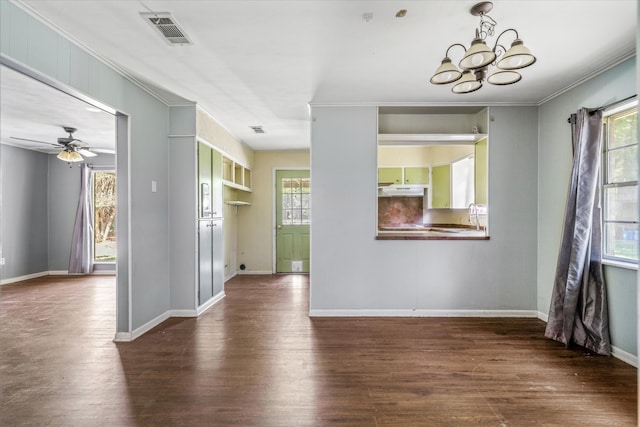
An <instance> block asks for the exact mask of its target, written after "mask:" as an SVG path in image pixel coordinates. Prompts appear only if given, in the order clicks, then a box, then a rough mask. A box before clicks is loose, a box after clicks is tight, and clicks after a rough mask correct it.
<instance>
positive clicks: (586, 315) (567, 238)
mask: <svg viewBox="0 0 640 427" xmlns="http://www.w3.org/2000/svg"><path fill="white" fill-rule="evenodd" d="M571 131H572V142H573V170H572V173H571V184H570V187H569V194H568V197H567V205H566V211H565V220H564V229H563V235H562V243H561V246H560V253H559V255H558V265H557V267H556V278H555V282H554V287H553V293H552V295H551V307H550V308H549V319H548V322H547V328H546V331H545V336H546V337H548V338H551V339H553V340H556V341H560V342H562V343H564V344H566V345H567V346H569V344H571V343H572V342H573V343H574V344H577V345H580V346H583V347H585V348H587V349H589V350H591V351H593V352H595V353H598V354H603V355H610V354H611V342H610V338H609V319H608V313H607V294H606V288H605V283H604V276H603V274H602V250H601V248H602V246H601V243H602V230H601V206H600V166H601V154H602V110H595V111H590V110H588V109H586V108H582V109H580V110H579V111H578V112H577V113H576V114H572V115H571Z"/></svg>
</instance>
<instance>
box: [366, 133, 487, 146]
mask: <svg viewBox="0 0 640 427" xmlns="http://www.w3.org/2000/svg"><path fill="white" fill-rule="evenodd" d="M486 137H487V134H485V133H381V134H378V145H441V144H458V145H464V144H475V143H476V142H478V141H480V140H482V139H484V138H486Z"/></svg>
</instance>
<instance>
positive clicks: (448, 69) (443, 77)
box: [429, 57, 462, 85]
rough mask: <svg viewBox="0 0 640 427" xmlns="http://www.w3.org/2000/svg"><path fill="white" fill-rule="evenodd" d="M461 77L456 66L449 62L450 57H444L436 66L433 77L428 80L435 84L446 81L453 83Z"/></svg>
mask: <svg viewBox="0 0 640 427" xmlns="http://www.w3.org/2000/svg"><path fill="white" fill-rule="evenodd" d="M460 77H462V73H461V72H460V70H458V68H457V67H456V66H455V65H453V64H452V63H451V59H449V58H447V57H445V58H444V59H443V60H442V64H440V66H439V67H438V69H437V70H436V72H435V73H433V77H431V80H429V81H430V82H431V83H433V84H436V85H442V84H446V83H453V82H455V81H456V80H458V79H460Z"/></svg>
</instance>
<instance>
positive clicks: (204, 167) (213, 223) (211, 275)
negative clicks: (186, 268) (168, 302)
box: [198, 142, 224, 306]
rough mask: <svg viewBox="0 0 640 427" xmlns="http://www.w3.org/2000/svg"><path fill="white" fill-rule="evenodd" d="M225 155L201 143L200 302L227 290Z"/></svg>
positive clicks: (200, 303)
mask: <svg viewBox="0 0 640 427" xmlns="http://www.w3.org/2000/svg"><path fill="white" fill-rule="evenodd" d="M222 206H223V197H222V154H221V153H220V152H218V151H217V150H215V149H213V148H211V147H210V146H208V145H207V144H205V143H203V142H199V143H198V305H200V306H201V305H203V304H205V303H206V302H207V301H209V300H210V299H211V298H213V297H215V296H217V295H218V294H220V293H221V292H223V291H224V261H223V259H224V253H223V242H224V240H223V217H222V214H223V209H222Z"/></svg>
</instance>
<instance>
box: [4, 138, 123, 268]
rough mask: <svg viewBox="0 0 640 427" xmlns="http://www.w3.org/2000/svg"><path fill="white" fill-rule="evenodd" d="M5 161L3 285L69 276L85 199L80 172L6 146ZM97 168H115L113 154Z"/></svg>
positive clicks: (96, 160)
mask: <svg viewBox="0 0 640 427" xmlns="http://www.w3.org/2000/svg"><path fill="white" fill-rule="evenodd" d="M0 156H1V157H2V165H1V168H0V170H1V171H2V192H3V194H2V197H3V204H2V243H3V256H4V257H5V259H6V265H5V266H4V268H3V269H2V270H0V271H1V272H2V279H3V280H6V279H14V278H17V277H21V276H26V275H31V274H38V273H46V272H48V271H54V272H66V271H67V270H68V268H69V255H70V252H71V235H72V233H73V224H74V221H75V216H76V209H77V206H78V196H79V193H80V168H79V167H78V165H73V166H71V167H69V164H68V163H65V162H63V161H60V160H59V159H57V158H56V156H55V155H47V154H43V153H39V152H36V151H32V150H25V149H22V148H17V147H11V146H8V145H1V146H0ZM91 162H92V164H96V165H110V166H113V165H114V162H115V159H114V156H113V155H110V154H100V155H99V156H98V157H95V158H93V159H92V160H91Z"/></svg>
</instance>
